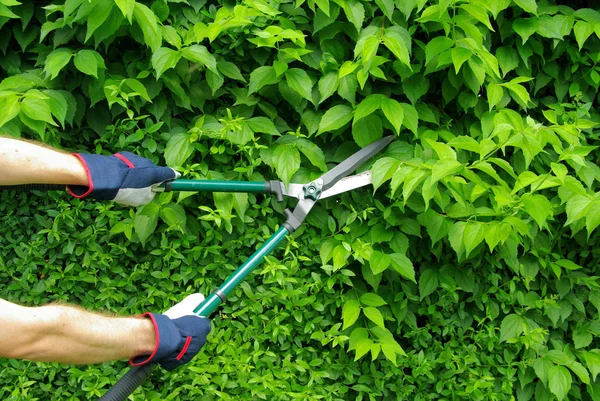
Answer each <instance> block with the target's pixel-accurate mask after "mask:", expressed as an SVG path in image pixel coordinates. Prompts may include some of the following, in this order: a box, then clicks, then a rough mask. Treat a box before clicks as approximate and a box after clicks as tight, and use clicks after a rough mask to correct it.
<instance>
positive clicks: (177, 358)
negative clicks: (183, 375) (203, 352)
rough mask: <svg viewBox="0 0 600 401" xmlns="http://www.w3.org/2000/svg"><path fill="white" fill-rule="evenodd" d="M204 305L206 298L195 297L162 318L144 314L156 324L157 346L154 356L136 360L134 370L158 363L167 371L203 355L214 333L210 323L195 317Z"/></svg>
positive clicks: (140, 357)
mask: <svg viewBox="0 0 600 401" xmlns="http://www.w3.org/2000/svg"><path fill="white" fill-rule="evenodd" d="M202 301H204V296H203V295H202V294H192V295H189V296H188V297H186V298H185V299H184V300H183V301H181V302H180V303H178V304H177V305H175V306H173V307H172V308H171V309H169V310H168V311H167V312H165V313H164V314H162V315H159V314H155V313H144V314H143V315H142V316H145V317H147V318H149V319H151V320H152V323H153V324H154V332H155V333H156V346H155V348H154V351H153V352H152V354H151V355H144V356H138V357H135V358H132V359H131V360H130V361H129V362H130V363H131V365H133V366H141V365H145V364H147V363H151V362H156V363H158V364H160V366H162V367H163V368H164V369H166V370H173V369H175V368H177V367H179V366H181V365H184V364H186V363H188V362H189V361H191V360H192V358H194V356H196V354H197V353H198V352H199V351H200V349H201V348H202V346H203V345H204V343H206V336H207V335H208V333H210V321H209V320H208V319H207V318H205V317H199V316H197V315H195V314H194V309H195V308H196V306H198V305H199V304H200V303H201V302H202Z"/></svg>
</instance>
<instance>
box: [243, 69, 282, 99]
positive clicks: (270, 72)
mask: <svg viewBox="0 0 600 401" xmlns="http://www.w3.org/2000/svg"><path fill="white" fill-rule="evenodd" d="M277 82H279V78H277V74H276V73H275V69H274V68H273V67H269V66H265V67H258V68H257V69H256V70H254V71H252V73H251V74H250V86H249V87H248V94H249V95H251V94H252V93H254V92H258V91H259V90H260V89H261V88H263V87H264V86H266V85H273V84H276V83H277Z"/></svg>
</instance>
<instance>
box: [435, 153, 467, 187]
mask: <svg viewBox="0 0 600 401" xmlns="http://www.w3.org/2000/svg"><path fill="white" fill-rule="evenodd" d="M463 168H464V166H463V164H462V163H461V162H459V161H457V160H452V159H444V160H439V161H438V162H437V163H435V165H434V166H433V170H432V172H431V180H432V181H433V182H434V183H435V182H438V181H439V180H441V179H443V178H445V177H448V176H449V175H455V174H458V173H460V172H461V171H462V170H463Z"/></svg>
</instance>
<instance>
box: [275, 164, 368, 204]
mask: <svg viewBox="0 0 600 401" xmlns="http://www.w3.org/2000/svg"><path fill="white" fill-rule="evenodd" d="M371 183H372V178H371V171H370V170H368V171H365V172H363V173H360V174H356V175H351V176H348V177H344V178H342V179H341V180H339V181H338V182H337V183H336V184H335V185H334V186H332V187H331V188H329V189H328V190H326V191H323V192H322V193H321V196H320V197H319V199H324V198H329V197H330V196H334V195H338V194H341V193H343V192H348V191H352V190H353V189H356V188H360V187H364V186H366V185H369V184H371ZM304 185H305V184H290V185H288V187H287V188H284V190H283V194H284V195H285V196H289V197H292V198H296V199H299V200H302V199H304ZM282 186H283V185H282Z"/></svg>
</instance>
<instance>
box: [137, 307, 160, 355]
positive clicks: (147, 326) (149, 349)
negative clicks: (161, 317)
mask: <svg viewBox="0 0 600 401" xmlns="http://www.w3.org/2000/svg"><path fill="white" fill-rule="evenodd" d="M134 320H135V323H134V325H135V333H136V336H135V337H136V339H137V344H136V350H135V352H134V354H133V355H131V357H135V356H139V355H150V354H152V353H153V352H154V350H155V349H156V343H157V338H156V329H155V326H154V324H153V323H152V320H151V319H148V318H146V317H145V316H139V317H137V318H134Z"/></svg>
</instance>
